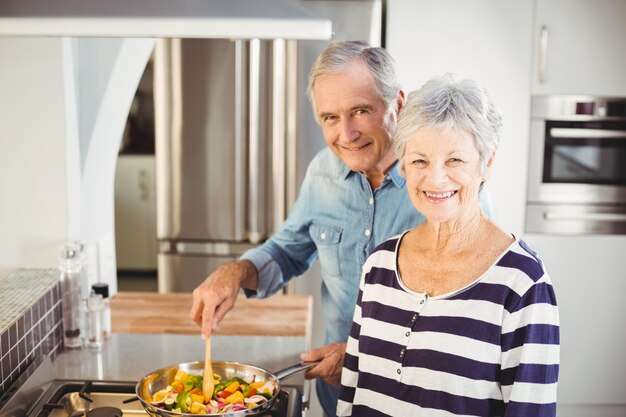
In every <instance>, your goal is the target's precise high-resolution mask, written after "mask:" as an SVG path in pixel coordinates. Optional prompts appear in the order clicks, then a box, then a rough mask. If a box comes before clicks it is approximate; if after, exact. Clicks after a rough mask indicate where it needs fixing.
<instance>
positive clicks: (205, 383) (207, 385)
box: [202, 336, 214, 402]
mask: <svg viewBox="0 0 626 417" xmlns="http://www.w3.org/2000/svg"><path fill="white" fill-rule="evenodd" d="M213 388H214V383H213V368H212V367H211V336H209V337H207V338H206V351H205V352H204V376H203V378H202V395H204V398H205V401H206V402H208V401H209V400H210V399H211V398H213Z"/></svg>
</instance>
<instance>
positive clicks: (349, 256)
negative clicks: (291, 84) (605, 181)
mask: <svg viewBox="0 0 626 417" xmlns="http://www.w3.org/2000/svg"><path fill="white" fill-rule="evenodd" d="M398 167H399V162H396V164H395V165H394V166H393V167H392V169H391V170H390V171H389V173H388V174H387V175H386V176H385V178H384V179H383V182H382V185H381V186H380V187H379V188H378V189H376V190H374V191H372V189H371V187H370V185H369V183H368V181H367V179H366V178H365V176H364V175H363V174H361V173H359V172H354V171H351V170H350V169H349V168H348V167H347V166H346V165H345V164H344V163H343V162H342V161H341V159H339V158H338V157H337V156H335V155H334V154H333V153H332V151H331V150H330V149H329V148H327V147H326V148H324V149H323V150H321V151H320V152H319V153H318V154H317V155H316V156H315V158H314V159H313V160H312V161H311V163H310V164H309V167H308V169H307V173H306V175H305V178H304V181H303V183H302V187H301V190H300V195H299V197H298V199H297V201H296V203H295V205H294V207H293V209H292V211H291V212H290V213H289V216H288V218H287V220H286V221H285V223H284V225H283V226H282V227H281V228H280V229H279V230H278V231H277V232H276V233H275V234H274V235H273V236H272V237H271V238H270V239H269V240H267V241H266V242H265V243H264V244H263V245H261V246H259V247H257V248H254V249H251V250H249V251H247V252H246V253H244V254H243V255H242V259H248V260H250V261H251V262H252V263H254V265H255V266H256V268H257V271H258V273H259V275H258V279H259V285H258V289H257V291H256V293H255V292H252V291H247V292H246V293H247V295H248V296H253V295H254V296H256V297H258V298H264V297H268V296H270V295H272V294H274V293H275V292H277V291H278V290H280V289H281V288H282V287H284V286H285V285H286V284H287V282H288V281H289V280H290V279H292V278H293V277H296V276H299V275H301V274H302V273H304V272H305V271H306V270H307V269H308V268H309V267H310V266H311V264H312V263H313V261H314V260H315V259H316V258H319V261H320V267H321V273H322V289H321V294H322V307H323V310H324V311H323V314H324V318H325V322H326V333H325V334H326V336H325V339H326V343H330V342H345V341H346V340H347V339H348V334H349V332H350V327H351V326H352V316H353V314H354V307H355V305H356V299H357V295H358V292H359V280H360V278H361V266H362V265H363V263H364V262H365V260H366V259H367V256H368V255H369V254H370V253H371V252H372V250H373V249H374V248H375V247H376V246H378V245H379V244H380V243H382V242H383V241H385V240H387V239H388V238H390V237H392V236H395V235H397V234H400V233H402V232H403V231H405V230H407V229H411V228H413V227H415V226H417V225H418V224H420V223H422V222H423V221H424V220H425V218H424V216H423V215H422V214H421V213H419V212H418V211H417V210H416V209H415V207H413V204H412V203H411V200H410V199H409V196H408V194H407V191H406V189H405V179H404V177H403V176H402V175H400V173H399V172H398ZM481 205H482V208H483V210H484V211H485V212H486V213H487V215H488V216H489V217H490V218H493V217H494V210H493V207H492V205H491V201H490V198H489V194H488V192H485V190H483V191H482V192H481Z"/></svg>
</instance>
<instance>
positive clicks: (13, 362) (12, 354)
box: [9, 346, 20, 371]
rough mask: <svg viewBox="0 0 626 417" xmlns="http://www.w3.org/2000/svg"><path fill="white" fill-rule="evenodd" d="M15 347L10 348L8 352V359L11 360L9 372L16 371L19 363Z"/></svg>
mask: <svg viewBox="0 0 626 417" xmlns="http://www.w3.org/2000/svg"><path fill="white" fill-rule="evenodd" d="M17 356H18V355H17V346H14V347H12V348H11V350H10V351H9V357H10V359H11V361H10V362H9V363H10V365H11V371H14V370H15V369H17V365H19V363H20V361H19V359H18V357H17Z"/></svg>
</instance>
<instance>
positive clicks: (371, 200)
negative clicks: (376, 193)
mask: <svg viewBox="0 0 626 417" xmlns="http://www.w3.org/2000/svg"><path fill="white" fill-rule="evenodd" d="M369 203H370V205H372V204H374V199H373V198H372V197H370V199H369Z"/></svg>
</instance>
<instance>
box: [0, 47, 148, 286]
mask: <svg viewBox="0 0 626 417" xmlns="http://www.w3.org/2000/svg"><path fill="white" fill-rule="evenodd" d="M153 46H154V40H152V39H115V38H110V39H95V38H89V39H72V38H64V39H60V38H41V39H39V38H0V56H1V57H2V62H3V64H2V66H0V87H1V88H0V91H1V92H2V94H0V192H1V194H0V195H1V199H0V230H1V234H0V268H6V269H12V268H33V267H53V268H54V267H56V266H57V254H58V250H59V247H60V245H61V244H62V243H63V242H64V241H65V240H67V239H79V240H82V241H83V242H85V243H86V244H87V247H88V255H89V265H90V267H91V268H90V278H89V279H90V281H89V283H88V284H91V283H93V282H96V281H104V282H107V283H109V285H110V287H111V288H110V289H111V292H112V293H115V291H116V278H117V277H116V271H115V269H116V268H115V238H114V204H113V198H114V180H115V164H116V161H117V151H118V149H119V144H120V141H121V137H122V133H123V130H124V125H125V122H126V118H127V115H128V109H129V108H130V103H131V101H132V98H133V96H134V92H135V90H136V88H137V84H138V82H139V79H140V77H141V74H142V73H143V69H144V68H145V65H146V63H147V61H148V58H149V56H150V53H151V51H152V49H153Z"/></svg>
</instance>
